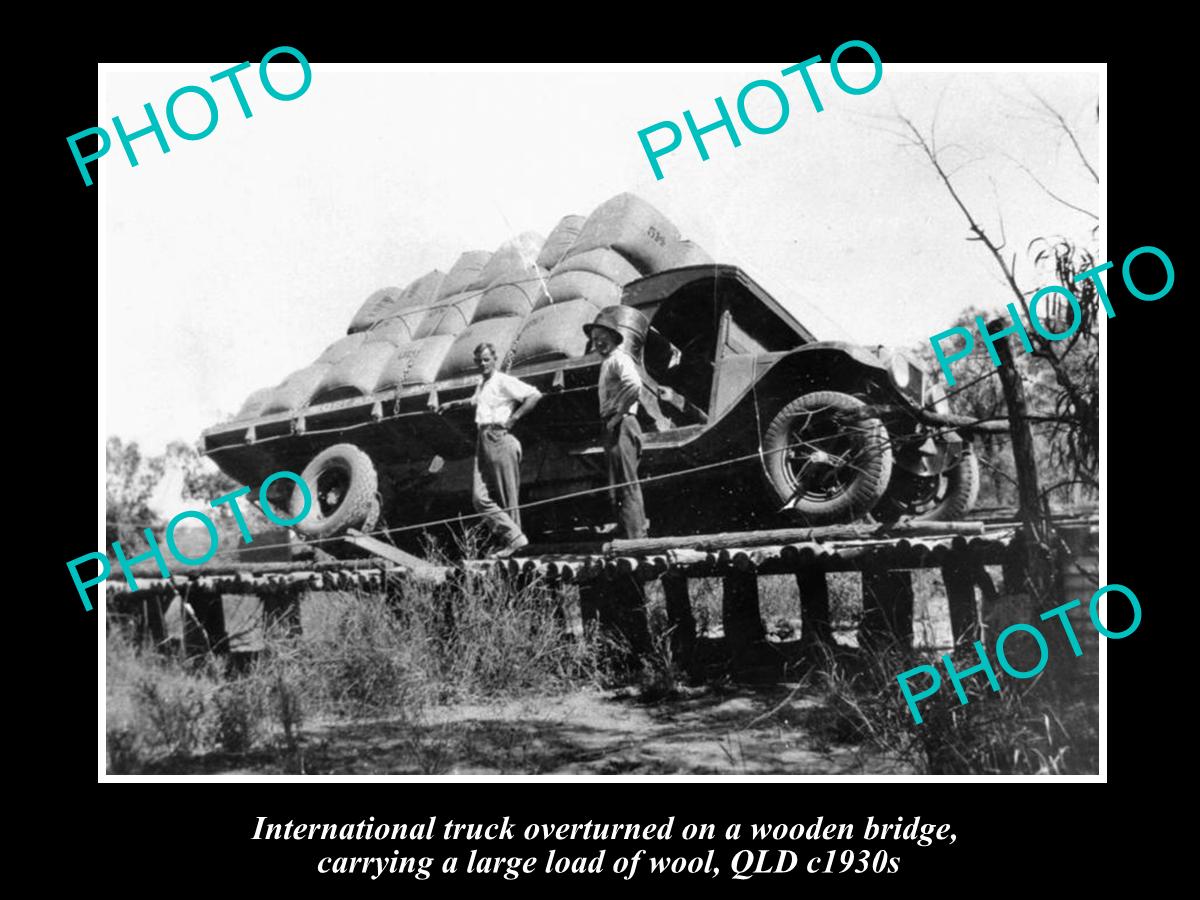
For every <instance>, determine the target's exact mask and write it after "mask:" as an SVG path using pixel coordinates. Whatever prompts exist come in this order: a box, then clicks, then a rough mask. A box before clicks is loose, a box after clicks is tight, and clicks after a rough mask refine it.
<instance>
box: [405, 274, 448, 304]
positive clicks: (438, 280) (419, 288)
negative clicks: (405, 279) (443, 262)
mask: <svg viewBox="0 0 1200 900" xmlns="http://www.w3.org/2000/svg"><path fill="white" fill-rule="evenodd" d="M445 278H446V275H445V273H444V272H440V271H438V270H437V269H434V270H432V271H430V272H426V273H425V274H424V275H422V276H421V277H420V278H418V279H417V280H416V281H414V282H412V283H411V284H410V285H409V286H408V287H406V288H405V289H404V297H403V298H402V300H401V302H400V306H401V308H402V309H415V308H417V307H421V306H431V305H432V304H434V303H436V302H437V299H438V296H439V295H440V291H441V287H442V282H443V281H444V280H445Z"/></svg>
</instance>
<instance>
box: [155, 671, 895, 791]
mask: <svg viewBox="0 0 1200 900" xmlns="http://www.w3.org/2000/svg"><path fill="white" fill-rule="evenodd" d="M825 714H826V713H825V711H824V710H823V709H822V708H821V706H820V704H819V703H818V702H817V701H816V700H815V699H814V697H813V695H812V694H811V693H810V692H809V691H808V690H807V689H806V688H805V687H804V686H799V685H797V684H795V683H792V684H771V685H729V686H725V687H704V688H695V689H686V688H685V689H683V691H682V693H681V695H680V696H678V697H676V698H674V699H669V700H657V701H655V702H653V703H647V702H644V701H642V700H640V699H639V698H638V697H637V696H636V695H635V692H633V691H629V690H622V691H615V692H614V691H598V690H590V691H581V692H577V693H574V694H570V695H566V696H562V697H550V698H546V697H543V698H537V699H531V700H524V701H507V702H497V703H492V704H472V705H465V704H464V705H453V706H442V707H437V708H436V709H435V710H432V711H431V712H430V713H429V715H428V716H427V718H426V719H425V720H424V721H422V722H420V723H414V722H412V721H408V720H405V719H380V720H370V721H355V722H315V723H311V724H310V725H308V726H306V728H305V731H304V739H303V741H302V746H301V749H300V751H299V752H298V753H294V754H287V753H284V752H270V751H262V752H258V753H254V754H248V755H242V756H238V757H230V756H228V755H226V754H219V753H214V754H207V755H205V756H200V757H195V758H192V759H191V760H189V762H188V764H186V765H185V766H184V768H183V770H182V772H189V773H192V774H210V775H211V774H230V775H255V774H258V775H264V774H283V773H303V774H308V775H372V774H379V775H382V774H392V775H406V774H440V775H520V774H530V775H544V774H558V775H764V774H786V775H813V774H855V773H863V772H870V773H881V772H893V773H897V774H901V773H905V772H909V771H911V770H910V769H907V768H904V767H902V766H899V765H897V764H895V763H894V762H890V761H889V760H887V759H883V758H880V757H879V756H867V755H864V754H863V753H862V752H861V750H860V749H859V748H857V747H855V746H851V745H841V744H829V743H828V742H826V741H824V740H822V739H820V738H818V737H816V736H815V731H814V730H812V729H809V728H806V727H805V721H806V719H808V718H809V717H811V716H821V715H825ZM172 771H174V772H176V773H180V772H181V769H180V767H179V763H178V761H177V762H176V763H175V764H174V766H173V768H172Z"/></svg>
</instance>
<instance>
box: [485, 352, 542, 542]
mask: <svg viewBox="0 0 1200 900" xmlns="http://www.w3.org/2000/svg"><path fill="white" fill-rule="evenodd" d="M475 364H476V365H477V366H478V367H479V374H480V375H482V376H483V377H482V379H481V381H480V382H479V386H478V387H477V388H475V396H474V397H473V398H472V402H473V403H474V404H475V425H476V428H477V429H478V432H479V437H478V442H477V443H476V445H475V479H474V486H473V489H472V491H471V502H472V504H473V505H474V507H475V511H476V512H477V513H481V514H482V515H483V521H484V522H485V523H486V524H487V526H488V529H489V530H490V531H491V532H492V534H493V535H494V536H495V537H497V538H499V539H500V540H502V541H503V542H504V546H503V547H502V548H501V549H500V550H497V551H496V552H495V553H492V554H491V556H492V558H495V559H499V558H504V557H508V556H512V555H513V553H515V552H516V551H517V550H520V549H521V548H522V547H525V546H526V545H528V544H529V538H527V537H525V535H524V534H523V533H522V531H521V512H520V510H519V509H518V504H519V502H520V497H519V495H520V492H521V442H520V441H518V440H517V439H516V437H514V436H513V434H512V431H511V429H512V427H513V425H514V424H515V423H516V422H517V420H519V419H521V418H522V417H523V416H525V415H526V414H527V413H529V412H530V410H532V409H533V408H534V407H535V406H537V404H538V401H539V400H541V399H542V394H541V391H539V390H538V389H537V388H535V387H534V386H533V385H531V384H526V383H525V382H524V381H521V379H519V378H514V377H513V376H511V375H506V374H505V373H504V372H500V371H498V370H497V368H496V366H497V359H496V348H495V347H494V346H493V345H492V344H489V343H483V344H480V345H479V346H478V347H476V348H475Z"/></svg>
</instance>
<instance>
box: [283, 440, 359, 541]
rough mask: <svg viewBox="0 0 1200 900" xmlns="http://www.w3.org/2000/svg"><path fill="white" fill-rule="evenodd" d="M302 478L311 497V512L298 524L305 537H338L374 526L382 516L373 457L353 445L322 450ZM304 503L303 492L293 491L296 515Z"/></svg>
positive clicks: (339, 445)
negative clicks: (349, 531)
mask: <svg viewBox="0 0 1200 900" xmlns="http://www.w3.org/2000/svg"><path fill="white" fill-rule="evenodd" d="M300 477H301V478H303V479H304V482H305V484H307V485H308V490H309V492H310V493H311V494H312V509H310V510H309V512H308V515H306V516H305V517H304V518H303V519H302V520H301V521H300V523H299V524H297V525H296V530H297V531H299V532H300V533H301V534H303V535H304V536H305V537H310V538H324V537H336V536H338V535H340V534H345V532H346V531H347V529H350V528H366V529H370V528H372V527H374V525H375V520H376V519H377V518H378V516H379V503H378V500H377V499H376V494H377V492H378V490H379V478H378V476H377V475H376V474H375V464H374V463H372V462H371V457H369V456H367V454H365V453H363V452H362V451H361V450H359V449H358V448H357V447H355V446H354V445H353V444H334V445H333V446H332V447H328V448H326V449H325V450H322V451H321V452H320V453H318V454H317V455H316V456H315V457H314V458H313V460H312V462H310V463H309V464H308V465H307V466H305V467H304V471H303V472H302V473H301V475H300ZM302 503H303V498H302V497H301V496H300V492H299V491H298V490H297V491H294V492H293V493H292V507H293V508H292V515H293V516H296V515H298V514H299V512H300V509H301V507H302Z"/></svg>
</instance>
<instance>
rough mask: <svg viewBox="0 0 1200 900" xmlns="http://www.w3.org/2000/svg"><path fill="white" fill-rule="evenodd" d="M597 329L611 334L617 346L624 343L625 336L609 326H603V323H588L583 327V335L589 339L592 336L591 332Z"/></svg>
mask: <svg viewBox="0 0 1200 900" xmlns="http://www.w3.org/2000/svg"><path fill="white" fill-rule="evenodd" d="M597 328H603V329H604V330H605V331H607V332H608V333H609V334H611V335H612V336H613V337H614V338H616V340H617V343H618V344H621V343H624V341H625V335H623V334H621V332H619V331H617V329H615V328H613V327H612V326H611V325H605V324H604V323H603V322H588V323H587V324H586V325H584V326H583V333H584V334H586V335H587V336H588V337H589V338H590V337H591V336H592V332H593V331H595V330H596V329H597Z"/></svg>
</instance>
